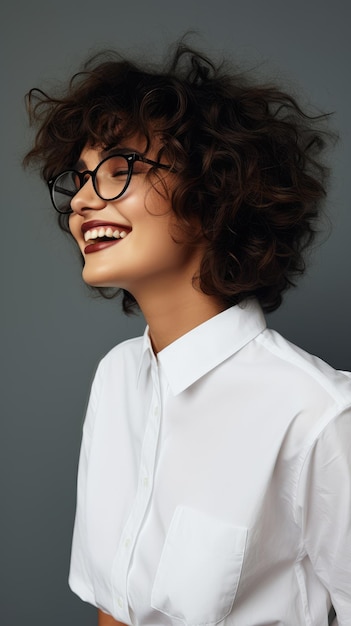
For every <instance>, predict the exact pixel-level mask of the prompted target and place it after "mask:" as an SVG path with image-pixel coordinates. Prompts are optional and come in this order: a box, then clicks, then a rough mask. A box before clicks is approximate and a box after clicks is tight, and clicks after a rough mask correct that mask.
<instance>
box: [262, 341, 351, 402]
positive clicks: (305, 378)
mask: <svg viewBox="0 0 351 626" xmlns="http://www.w3.org/2000/svg"><path fill="white" fill-rule="evenodd" d="M258 341H259V343H260V344H261V346H262V347H264V349H265V350H266V351H267V352H269V354H270V358H271V359H273V361H275V363H276V366H277V368H279V372H280V381H281V383H282V384H283V383H284V380H285V379H286V381H287V382H288V384H289V385H290V386H293V388H294V389H295V391H296V393H301V392H302V391H303V389H306V390H309V391H310V392H311V393H312V395H313V396H314V398H316V394H317V395H318V396H319V395H321V396H323V397H324V399H326V398H327V397H329V399H330V400H331V401H333V402H334V403H336V404H337V405H340V407H343V406H349V405H351V372H346V371H342V370H338V369H335V368H334V367H333V366H332V365H330V364H329V363H327V362H326V361H324V360H323V359H321V358H320V357H318V356H316V355H313V354H310V353H309V352H307V351H306V350H304V349H303V348H300V347H299V346H296V345H295V344H293V343H291V342H290V341H288V340H287V339H286V338H285V337H282V336H281V335H280V334H279V333H277V332H276V331H274V330H270V329H266V330H265V331H264V332H263V333H261V335H260V336H259V338H258Z"/></svg>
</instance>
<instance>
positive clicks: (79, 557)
mask: <svg viewBox="0 0 351 626" xmlns="http://www.w3.org/2000/svg"><path fill="white" fill-rule="evenodd" d="M100 377H101V364H100V366H99V367H98V369H97V371H96V374H95V377H94V380H93V384H92V387H91V392H90V397H89V402H88V407H87V411H86V416H85V420H84V426H83V436H82V443H81V448H80V455H79V465H78V478H77V506H76V515H75V522H74V529H73V540H72V550H71V564H70V572H69V586H70V588H71V589H72V591H73V592H74V593H76V594H77V595H78V596H79V597H80V598H81V599H82V600H85V601H86V602H90V603H91V604H95V600H94V592H93V587H92V583H91V580H92V579H91V576H90V572H89V560H88V555H87V549H86V546H87V541H86V515H85V510H86V482H87V480H86V479H87V471H88V463H89V453H90V446H91V441H92V436H93V430H94V424H95V417H96V412H97V405H98V398H99V395H100V386H101V378H100Z"/></svg>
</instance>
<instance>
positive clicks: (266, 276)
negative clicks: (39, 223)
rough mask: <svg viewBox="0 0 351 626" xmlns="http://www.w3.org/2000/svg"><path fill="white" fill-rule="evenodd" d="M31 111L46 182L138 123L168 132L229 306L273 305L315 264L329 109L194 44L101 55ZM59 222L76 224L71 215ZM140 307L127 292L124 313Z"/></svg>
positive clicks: (186, 214) (211, 287)
mask: <svg viewBox="0 0 351 626" xmlns="http://www.w3.org/2000/svg"><path fill="white" fill-rule="evenodd" d="M28 108H29V114H30V119H31V122H32V123H34V124H35V125H36V127H37V134H36V139H35V143H34V146H33V148H32V149H31V150H30V152H28V154H27V155H26V157H25V159H24V162H25V164H28V163H29V162H33V161H34V162H39V163H40V165H41V173H42V176H43V177H44V179H45V180H48V179H50V178H51V177H52V176H54V175H56V174H58V173H59V172H60V171H62V170H64V169H66V168H69V167H72V166H73V164H74V163H75V162H76V161H77V159H78V158H79V155H80V153H81V151H82V149H83V148H84V146H85V145H86V144H88V143H89V144H92V145H100V146H104V147H107V148H111V147H114V146H118V144H119V143H120V141H121V138H125V137H127V136H130V135H132V134H134V133H135V132H136V131H137V132H141V133H142V134H143V135H144V136H145V139H146V145H147V149H148V148H149V146H150V145H151V143H152V139H153V137H154V136H155V133H157V136H158V137H159V138H160V139H161V146H162V147H161V149H160V151H159V154H158V157H159V158H161V156H163V157H166V158H167V159H168V162H169V163H170V164H171V166H172V168H173V169H174V171H175V172H176V173H177V176H178V179H179V183H178V184H177V186H176V189H175V190H174V191H173V193H172V207H173V211H174V213H175V215H176V216H177V218H178V220H179V222H180V224H181V225H182V227H183V229H184V232H185V233H187V236H188V237H189V240H191V237H192V232H191V223H192V221H193V218H194V216H195V217H196V218H197V219H198V220H199V221H200V223H201V227H202V235H203V237H204V238H205V241H206V246H205V253H204V256H203V259H202V263H201V268H200V275H199V287H200V289H201V290H202V291H203V292H204V293H206V294H208V295H215V296H217V297H219V298H220V299H221V300H222V301H224V302H225V303H227V304H228V306H229V305H233V304H238V303H240V302H241V301H242V300H244V299H245V298H247V297H250V296H255V297H257V298H258V300H259V301H260V303H261V305H262V307H263V309H264V310H265V311H273V310H274V309H276V308H277V307H278V306H279V305H280V304H281V301H282V294H283V292H284V291H285V290H286V289H287V288H289V287H291V286H294V285H295V279H296V277H297V276H298V275H300V274H302V273H303V272H304V270H305V260H304V252H305V250H306V248H307V247H308V246H309V245H310V244H311V243H312V241H313V239H314V236H315V234H316V220H317V219H318V218H319V215H320V212H321V204H322V201H323V199H324V197H325V194H326V180H327V173H328V171H327V168H326V167H325V165H324V164H323V161H322V158H321V157H322V152H323V150H324V148H325V146H326V138H327V137H328V136H329V134H328V133H326V132H325V130H323V128H322V125H321V123H320V122H322V121H323V120H324V119H325V118H326V117H327V116H326V115H318V116H311V115H309V114H307V113H306V112H304V111H303V109H302V108H301V106H300V105H299V104H298V103H297V101H296V99H295V98H294V97H292V96H291V95H289V94H287V93H285V92H284V91H282V90H281V89H279V88H278V87H277V86H275V85H271V84H269V85H266V84H256V83H252V82H250V81H249V80H248V79H247V78H246V77H244V76H243V75H241V74H238V73H235V71H233V70H230V71H229V70H228V66H227V65H226V64H224V63H221V64H215V63H214V62H213V61H211V60H210V59H209V58H207V57H206V56H205V55H203V54H202V53H199V52H198V51H196V50H194V49H192V48H191V47H189V46H187V45H185V44H184V43H183V42H182V43H180V44H178V45H177V46H176V48H175V50H174V52H173V53H172V55H171V58H170V59H169V60H168V62H167V64H165V65H164V66H149V65H148V64H143V63H136V62H134V61H133V62H132V61H130V60H126V59H123V58H121V57H120V56H118V55H115V54H112V56H111V53H103V54H102V55H101V54H99V55H96V56H94V57H93V58H91V59H90V60H89V61H88V62H87V63H86V64H85V66H84V68H83V70H82V71H81V72H79V73H77V74H75V75H74V76H73V78H72V79H71V81H70V83H69V86H68V88H67V90H66V91H65V92H64V93H63V94H61V95H60V96H59V97H58V96H52V97H50V96H49V95H47V94H45V93H44V92H43V91H41V90H38V89H33V90H31V92H29V94H28ZM147 149H146V151H147ZM146 151H145V152H146ZM59 220H60V226H61V228H63V229H64V230H66V231H69V228H68V221H67V216H62V215H60V216H59ZM100 291H101V292H103V290H100ZM105 295H106V297H108V296H107V293H105ZM135 306H137V303H136V301H135V299H134V297H133V296H132V295H131V294H130V293H129V292H127V291H125V290H123V309H124V311H125V312H129V311H132V309H133V307H135Z"/></svg>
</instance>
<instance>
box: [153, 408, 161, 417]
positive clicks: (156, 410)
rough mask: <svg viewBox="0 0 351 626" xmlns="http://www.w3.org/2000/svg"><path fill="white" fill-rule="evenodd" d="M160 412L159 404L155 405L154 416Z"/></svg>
mask: <svg viewBox="0 0 351 626" xmlns="http://www.w3.org/2000/svg"><path fill="white" fill-rule="evenodd" d="M159 412H160V409H159V407H158V406H155V408H154V416H155V417H157V416H158V414H159Z"/></svg>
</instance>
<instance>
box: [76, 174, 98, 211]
mask: <svg viewBox="0 0 351 626" xmlns="http://www.w3.org/2000/svg"><path fill="white" fill-rule="evenodd" d="M105 206H106V200H102V199H101V198H100V197H99V196H98V195H97V193H96V191H95V189H94V187H93V181H92V178H91V176H90V177H89V179H88V180H87V181H86V182H85V183H84V185H83V186H82V187H81V188H80V189H79V191H77V193H76V194H75V195H74V196H73V198H72V200H71V209H72V211H73V213H79V214H84V213H85V212H86V211H88V210H93V211H101V209H103V208H104V207H105Z"/></svg>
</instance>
